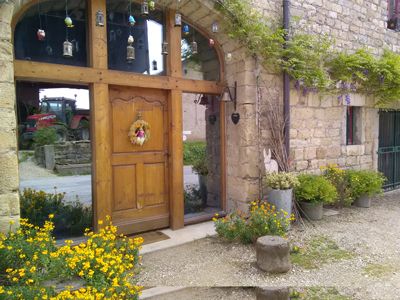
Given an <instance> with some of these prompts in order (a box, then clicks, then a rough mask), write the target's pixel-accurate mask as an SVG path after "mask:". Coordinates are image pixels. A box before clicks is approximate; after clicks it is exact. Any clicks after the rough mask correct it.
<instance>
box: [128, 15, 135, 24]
mask: <svg viewBox="0 0 400 300" xmlns="http://www.w3.org/2000/svg"><path fill="white" fill-rule="evenodd" d="M128 23H129V25H130V26H135V24H136V20H135V18H134V17H133V16H132V15H130V16H129V18H128Z"/></svg>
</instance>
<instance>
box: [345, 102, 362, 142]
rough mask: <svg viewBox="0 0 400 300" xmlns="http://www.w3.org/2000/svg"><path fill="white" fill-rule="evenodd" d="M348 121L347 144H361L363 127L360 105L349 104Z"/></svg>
mask: <svg viewBox="0 0 400 300" xmlns="http://www.w3.org/2000/svg"><path fill="white" fill-rule="evenodd" d="M346 123H347V125H346V143H347V145H360V144H361V128H362V127H361V126H362V125H361V108H360V107H355V106H347V113H346Z"/></svg>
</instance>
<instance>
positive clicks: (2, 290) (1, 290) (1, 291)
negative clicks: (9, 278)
mask: <svg viewBox="0 0 400 300" xmlns="http://www.w3.org/2000/svg"><path fill="white" fill-rule="evenodd" d="M0 294H4V287H3V286H2V285H0Z"/></svg>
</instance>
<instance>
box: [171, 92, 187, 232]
mask: <svg viewBox="0 0 400 300" xmlns="http://www.w3.org/2000/svg"><path fill="white" fill-rule="evenodd" d="M168 100H169V101H168V115H169V123H170V126H169V152H170V156H169V174H170V175H169V180H170V181H169V194H170V216H171V220H170V226H171V228H172V229H173V230H176V229H179V228H182V227H183V226H184V221H185V220H184V201H183V188H184V187H183V139H182V132H183V122H182V116H183V113H182V92H181V91H177V90H172V91H171V92H170V95H169V99H168Z"/></svg>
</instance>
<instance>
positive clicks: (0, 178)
mask: <svg viewBox="0 0 400 300" xmlns="http://www.w3.org/2000/svg"><path fill="white" fill-rule="evenodd" d="M92 1H94V0H92ZM33 2H35V1H28V0H8V1H7V0H6V1H4V0H3V1H0V69H1V72H0V123H1V128H0V141H1V142H0V229H2V230H5V229H6V228H8V224H9V221H10V220H15V221H17V220H18V216H19V200H18V192H17V191H18V158H17V138H16V126H17V124H16V117H15V107H16V103H15V85H14V82H15V80H16V79H19V78H24V76H27V74H29V71H27V70H25V71H24V72H21V71H18V72H17V71H16V70H15V69H14V66H15V64H14V63H15V62H16V61H17V60H15V59H14V48H13V26H14V25H13V24H15V22H17V21H18V19H19V18H20V17H21V16H22V14H23V11H25V10H26V9H27V7H29V5H30V4H31V5H32V3H33ZM101 2H105V1H100V0H99V1H96V3H101ZM110 2H112V0H110ZM158 2H159V3H160V4H162V5H165V7H166V8H168V7H170V8H172V9H175V8H176V5H175V3H174V1H158ZM253 3H254V7H256V8H257V9H259V10H260V11H262V13H263V14H264V15H266V16H268V17H271V18H275V19H278V20H279V19H281V16H282V2H281V1H266V0H259V1H253ZM290 7H291V13H292V16H293V17H294V16H296V17H298V19H299V21H297V22H296V23H293V24H296V26H297V25H298V26H301V27H302V30H305V31H307V32H309V33H314V34H328V35H329V36H332V37H333V38H335V39H336V43H337V47H339V48H341V49H342V50H346V51H347V50H348V51H354V50H355V49H358V48H362V47H367V48H369V49H370V50H372V52H373V53H374V54H377V55H378V54H381V53H382V51H383V49H384V48H388V49H391V50H394V51H398V50H399V49H400V48H399V47H400V39H399V36H398V34H399V33H398V32H396V31H394V30H391V29H388V28H387V20H388V3H387V1H386V0H357V1H353V0H340V1H331V0H293V1H291V4H290ZM179 11H180V12H181V13H182V15H183V16H184V18H185V20H187V21H188V22H190V24H194V25H195V26H197V28H199V30H201V31H202V32H203V33H204V34H205V35H206V36H207V35H208V36H210V37H212V38H213V39H214V40H215V42H216V43H217V44H218V45H219V46H220V47H219V48H218V49H219V58H220V63H221V65H222V69H223V76H222V77H221V78H220V79H222V80H223V81H224V82H227V84H228V85H229V86H233V85H234V83H235V82H237V85H238V88H237V112H239V113H240V122H239V123H238V124H237V125H235V124H233V123H232V121H231V114H232V113H233V112H234V107H233V105H232V103H226V104H224V105H222V106H221V107H223V108H224V109H223V110H222V113H224V117H225V118H224V120H222V122H219V121H218V124H219V123H222V124H223V125H224V126H222V127H223V128H224V130H225V135H222V134H220V143H222V144H223V147H224V148H223V149H224V150H225V153H222V154H221V155H222V158H221V159H220V162H221V166H218V168H220V169H222V171H221V172H217V173H218V174H217V176H218V177H221V175H222V177H223V178H222V179H220V180H221V183H223V184H221V185H222V188H223V189H224V191H223V192H222V196H221V197H223V198H225V200H222V201H225V202H224V203H225V205H224V206H223V207H224V208H225V209H226V210H229V209H233V208H245V207H247V202H248V201H250V200H254V199H256V198H258V197H260V196H261V193H262V188H261V186H262V176H263V172H264V170H263V164H262V162H263V157H262V150H263V149H264V148H269V146H270V145H269V143H268V139H269V136H270V134H269V131H268V126H267V122H266V119H265V114H266V112H267V111H268V106H267V105H266V103H265V99H266V98H263V99H260V97H257V83H256V73H257V72H255V71H256V70H258V69H259V67H258V66H257V62H256V61H255V60H254V58H252V57H250V56H249V55H248V53H247V51H246V48H245V47H244V46H243V45H240V44H239V43H238V42H236V41H234V40H232V39H231V38H229V37H228V35H227V34H226V33H225V32H224V28H223V20H222V16H221V15H220V14H219V12H217V11H216V10H215V9H214V3H213V1H210V0H207V1H198V0H182V1H181V3H180V7H179ZM215 21H218V22H219V23H220V30H219V32H217V33H213V32H212V31H211V25H212V23H213V22H215ZM101 47H102V46H99V48H101ZM97 50H98V49H97ZM97 50H96V51H97ZM224 58H225V59H224ZM227 58H229V59H227ZM96 68H97V69H102V68H104V66H101V64H100V67H99V66H97V67H96ZM14 71H15V72H14ZM261 72H262V77H263V79H264V81H265V83H266V84H265V86H262V91H263V93H264V94H265V95H269V96H271V97H272V96H273V97H276V98H277V99H280V100H281V101H282V90H283V83H282V76H281V75H276V74H268V73H267V72H266V71H265V70H261ZM30 75H32V74H30ZM41 76H42V75H41ZM42 77H45V76H44V75H43V76H42ZM114 80H116V79H114ZM98 84H101V83H100V82H99V81H95V82H94V85H95V86H96V87H97V85H98ZM184 84H188V83H187V82H186V81H185V82H184ZM196 88H197V90H200V88H198V87H196ZM168 89H171V90H173V89H174V88H172V87H169V88H168ZM212 93H214V94H215V93H216V92H215V90H214V91H213V92H212ZM212 93H211V94H212ZM290 99H291V100H290V111H291V128H290V145H291V147H290V160H291V167H292V169H293V171H296V172H318V171H319V167H321V166H323V165H326V164H327V163H337V164H339V165H340V166H343V167H352V168H370V169H378V168H379V155H378V152H379V148H380V146H379V145H380V140H379V139H380V137H379V129H380V126H381V127H382V126H384V125H385V124H386V123H384V122H382V121H381V125H380V117H379V110H378V109H376V108H374V100H373V99H371V98H368V97H365V96H363V95H351V99H352V101H351V104H350V106H352V107H353V108H352V109H351V113H350V116H351V120H352V126H351V130H350V129H348V122H349V113H348V112H349V111H350V110H349V108H348V107H347V106H346V105H344V104H343V103H340V102H339V101H338V99H337V96H335V95H332V96H323V97H321V96H319V95H315V94H309V95H306V96H303V95H301V94H299V93H298V92H297V91H296V90H295V89H294V88H292V90H291V97H290ZM178 107H179V106H178ZM222 127H221V128H222ZM103 129H104V128H103ZM349 132H350V135H351V137H349ZM96 147H97V146H95V148H96ZM99 149H100V148H99ZM101 149H103V148H101ZM174 153H178V155H179V150H177V151H176V152H174ZM103 154H104V153H103V152H102V155H103ZM173 157H175V156H173ZM170 163H171V167H170V169H171V170H175V171H176V170H178V169H179V166H180V165H179V163H177V162H174V161H172V162H170ZM103 170H109V169H107V168H105V169H103ZM396 172H398V171H396ZM171 176H172V175H171ZM397 176H398V175H397ZM175 179H176V178H175ZM178 179H179V178H178ZM96 182H97V181H96ZM175 182H176V181H175ZM178 182H179V180H178ZM103 191H108V189H107V188H106V189H104V190H103ZM16 223H17V222H16ZM171 224H172V225H171ZM171 224H170V226H172V227H173V228H178V227H181V226H182V225H183V223H182V224H179V225H174V224H175V223H171Z"/></svg>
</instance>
